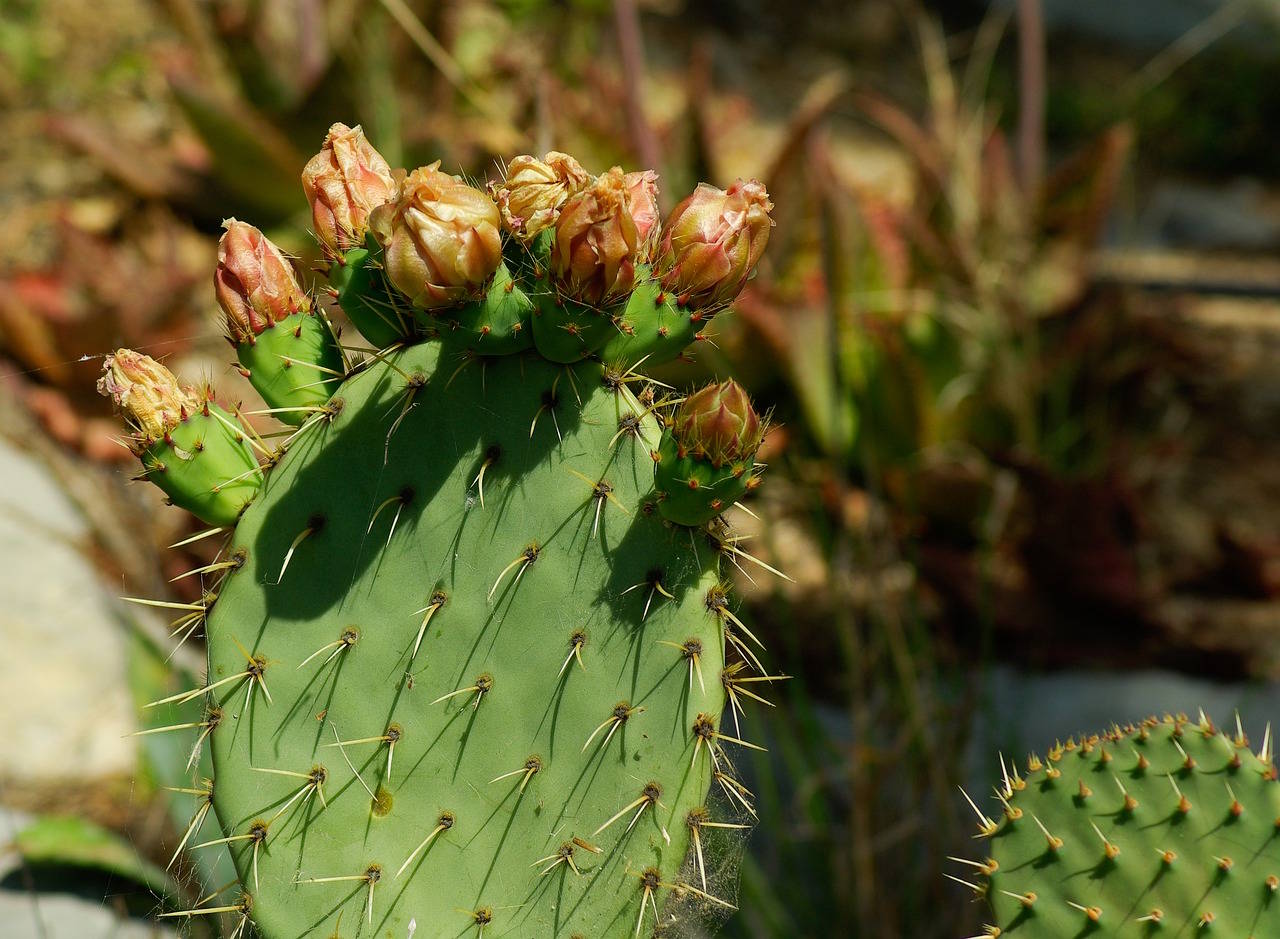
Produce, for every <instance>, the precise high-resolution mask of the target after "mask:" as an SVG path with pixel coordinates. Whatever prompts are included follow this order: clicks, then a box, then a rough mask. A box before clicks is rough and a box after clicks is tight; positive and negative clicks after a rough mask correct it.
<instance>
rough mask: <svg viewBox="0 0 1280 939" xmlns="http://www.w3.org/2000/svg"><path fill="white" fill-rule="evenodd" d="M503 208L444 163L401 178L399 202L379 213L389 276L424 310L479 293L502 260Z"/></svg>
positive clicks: (373, 221)
mask: <svg viewBox="0 0 1280 939" xmlns="http://www.w3.org/2000/svg"><path fill="white" fill-rule="evenodd" d="M499 224H500V220H499V216H498V207H497V206H496V205H494V204H493V200H492V199H490V198H489V197H488V196H487V195H485V194H484V193H483V192H481V191H480V190H479V189H476V188H474V187H473V186H468V185H467V184H466V183H465V182H463V181H462V180H461V179H460V178H458V177H457V176H450V175H449V174H448V173H442V172H440V163H439V161H436V162H435V163H432V164H431V165H430V166H423V167H420V168H418V169H416V170H414V171H413V172H412V173H410V174H409V175H408V176H406V177H405V178H404V179H402V180H401V181H400V185H399V186H398V187H397V189H396V195H395V199H394V201H391V202H388V203H386V204H385V205H382V206H380V207H378V208H377V209H375V210H374V211H373V214H372V215H371V216H370V217H369V227H370V229H371V230H372V231H373V233H374V235H376V236H377V238H378V241H379V242H380V243H381V244H382V249H383V252H384V254H385V261H384V263H385V265H386V270H387V276H388V277H389V278H391V282H392V283H393V284H395V286H396V289H398V290H399V291H400V292H401V293H403V294H404V295H405V296H406V297H408V298H409V299H410V300H412V301H413V302H414V303H415V304H417V305H418V306H420V307H422V308H423V309H428V310H431V309H437V308H440V307H446V306H452V305H454V304H456V303H459V302H461V301H462V300H465V299H466V298H467V297H468V296H470V295H471V294H474V293H475V292H477V291H478V290H479V289H480V288H481V287H483V286H484V285H485V283H486V282H488V280H489V278H490V277H491V276H492V275H493V272H494V271H495V270H497V269H498V265H499V264H500V263H501V261H502V235H501V233H500V231H499V228H498V226H499Z"/></svg>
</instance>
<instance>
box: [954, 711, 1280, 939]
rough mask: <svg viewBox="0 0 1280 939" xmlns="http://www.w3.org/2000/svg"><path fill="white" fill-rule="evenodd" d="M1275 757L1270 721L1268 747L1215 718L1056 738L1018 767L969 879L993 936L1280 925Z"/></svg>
mask: <svg viewBox="0 0 1280 939" xmlns="http://www.w3.org/2000/svg"><path fill="white" fill-rule="evenodd" d="M1271 757H1272V754H1271V742H1270V729H1269V728H1268V732H1267V736H1266V739H1265V740H1264V742H1263V746H1262V751H1261V752H1260V754H1257V755H1255V754H1254V753H1253V752H1251V751H1250V749H1249V744H1248V741H1247V740H1246V739H1245V737H1244V734H1243V733H1242V732H1241V731H1239V730H1238V729H1237V730H1236V732H1235V733H1234V734H1233V735H1230V736H1229V735H1227V734H1225V733H1223V732H1221V731H1219V730H1218V729H1217V728H1215V727H1214V726H1213V724H1212V722H1210V721H1209V720H1208V719H1205V718H1203V717H1202V718H1201V720H1200V721H1198V722H1196V721H1190V720H1188V719H1187V718H1185V717H1176V718H1175V717H1171V716H1170V717H1166V718H1164V719H1163V720H1158V719H1156V718H1149V719H1147V720H1145V721H1143V722H1142V723H1140V724H1137V725H1131V726H1128V727H1125V728H1119V727H1116V728H1113V729H1112V730H1111V731H1110V732H1109V733H1106V734H1102V735H1099V736H1089V737H1083V738H1081V739H1079V740H1075V739H1072V740H1069V741H1068V742H1067V743H1065V744H1061V743H1060V744H1055V745H1054V747H1053V748H1052V749H1051V750H1049V752H1048V753H1047V754H1046V756H1045V757H1044V758H1043V759H1042V758H1040V757H1037V756H1033V757H1031V759H1030V760H1029V761H1028V764H1027V769H1026V772H1025V774H1019V773H1018V772H1017V770H1016V769H1015V768H1014V767H1012V766H1010V767H1009V768H1007V769H1006V771H1005V776H1004V778H1003V779H1002V780H1001V782H1000V784H999V786H998V787H997V795H998V799H999V808H1000V812H1001V813H1002V814H1001V815H998V816H997V817H999V818H1000V819H1001V820H1000V821H999V822H996V821H994V820H993V819H991V818H986V817H983V818H981V819H980V828H981V829H982V833H981V834H982V838H983V840H982V841H981V844H983V845H984V846H985V847H986V851H987V856H985V857H983V858H980V859H978V860H975V861H967V862H963V863H964V864H965V866H966V868H967V871H968V873H967V874H961V875H960V877H959V878H958V879H962V880H964V881H966V882H969V883H970V884H971V885H973V886H975V887H978V889H979V890H980V891H981V892H984V893H985V894H986V896H987V898H988V900H989V901H990V904H991V908H992V911H993V915H994V924H993V925H991V926H988V927H987V933H986V934H987V935H990V936H1009V937H1014V936H1016V937H1018V939H1073V937H1077V936H1080V937H1084V936H1094V937H1098V939H1103V937H1116V939H1138V937H1158V936H1197V937H1198V936H1206V937H1208V936H1230V937H1232V939H1250V937H1252V939H1262V937H1265V936H1280V897H1277V896H1276V894H1277V891H1278V890H1280V786H1278V785H1277V783H1276V770H1275V767H1274V765H1273V763H1272V761H1271ZM974 880H978V881H979V882H978V883H974Z"/></svg>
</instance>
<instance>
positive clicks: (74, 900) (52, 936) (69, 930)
mask: <svg viewBox="0 0 1280 939" xmlns="http://www.w3.org/2000/svg"><path fill="white" fill-rule="evenodd" d="M0 923H3V924H4V936H5V939H86V937H89V936H111V937H112V939H166V937H173V936H176V935H177V933H175V932H173V931H172V930H170V929H165V928H163V927H161V926H159V925H158V924H156V923H148V922H145V921H143V920H138V919H128V918H125V917H121V916H119V915H117V914H116V913H114V912H113V911H112V910H110V909H109V908H107V907H106V906H103V905H102V904H100V903H94V902H93V901H91V900H83V899H81V898H80V897H76V896H70V895H67V894H59V893H23V892H19V891H16V890H0Z"/></svg>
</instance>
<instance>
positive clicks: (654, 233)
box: [623, 170, 662, 264]
mask: <svg viewBox="0 0 1280 939" xmlns="http://www.w3.org/2000/svg"><path fill="white" fill-rule="evenodd" d="M623 178H624V179H625V181H626V184H627V209H628V211H630V213H631V219H632V221H634V222H635V223H636V235H637V237H638V238H639V239H640V252H639V260H640V261H642V262H644V263H646V264H647V263H649V261H651V260H652V259H653V251H654V248H656V247H657V245H658V236H659V235H661V234H662V226H661V224H660V222H661V218H660V216H659V213H658V174H657V173H655V172H654V171H653V170H639V171H637V172H634V173H628V174H627V175H626V176H625V177H623Z"/></svg>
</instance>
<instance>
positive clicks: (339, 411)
mask: <svg viewBox="0 0 1280 939" xmlns="http://www.w3.org/2000/svg"><path fill="white" fill-rule="evenodd" d="M655 180H656V177H655V176H654V174H652V173H633V174H624V173H622V171H621V170H617V169H614V170H611V171H609V172H608V173H605V174H603V175H601V176H600V177H596V178H592V177H590V176H589V175H588V174H587V173H585V171H583V170H582V169H581V167H579V166H578V165H577V163H576V161H574V160H573V159H572V158H571V157H567V156H565V155H564V154H548V155H547V159H546V160H536V159H534V158H533V157H521V158H517V159H516V160H514V161H512V163H511V165H510V166H509V167H508V170H507V173H506V176H505V178H504V179H503V180H502V181H500V182H499V183H498V184H496V185H495V186H494V187H492V189H491V193H490V194H486V193H485V192H483V191H481V190H479V189H476V188H473V187H471V186H470V185H468V184H467V183H465V182H463V181H462V180H461V179H459V178H457V177H453V176H449V175H447V174H445V173H442V172H441V171H440V170H439V168H438V166H431V167H423V168H421V169H418V170H415V171H414V172H413V173H410V174H407V175H406V174H403V173H398V174H393V173H391V171H390V170H389V169H388V167H387V166H386V163H385V162H384V161H383V160H382V158H381V157H380V156H378V154H377V152H376V151H375V150H373V148H372V147H370V146H369V144H368V142H367V141H366V140H365V139H364V137H363V135H362V134H361V133H360V131H359V129H358V128H356V129H354V130H352V129H349V128H346V127H344V126H342V125H335V127H334V128H333V130H332V131H331V132H330V136H329V138H328V140H327V141H326V144H325V148H324V150H322V151H321V153H320V154H318V155H317V156H316V158H315V159H314V160H313V161H312V162H311V163H310V164H308V167H307V171H306V173H305V174H304V182H305V186H306V190H307V193H308V196H309V197H310V199H311V205H312V210H313V219H314V223H315V231H316V232H317V234H318V236H319V237H320V238H321V240H322V242H323V244H324V247H325V249H326V251H327V253H328V256H329V258H330V260H331V271H330V282H331V284H332V287H331V292H332V294H333V295H334V296H336V297H337V299H338V300H339V301H340V303H341V305H342V308H343V310H344V311H345V312H346V313H348V314H349V315H350V318H351V319H352V321H353V322H355V323H356V324H357V325H358V326H359V327H360V328H361V330H362V332H363V333H364V336H365V340H366V342H367V343H368V344H361V343H359V342H358V341H350V342H343V343H341V344H340V343H339V342H338V340H337V338H336V332H335V330H333V328H332V326H331V324H330V323H329V321H328V319H327V318H326V317H325V315H324V314H323V312H322V310H321V305H320V304H319V303H317V302H314V301H313V300H312V299H311V298H309V297H307V296H306V294H305V293H304V292H303V291H302V290H301V289H300V288H299V287H298V284H297V281H296V277H295V274H294V272H293V270H292V268H291V267H290V266H289V264H288V263H287V262H286V261H285V259H284V258H283V256H282V255H281V254H280V253H279V251H278V250H277V249H275V248H274V246H272V245H271V244H270V242H268V241H267V240H266V239H265V238H264V237H263V236H262V235H261V233H260V232H258V231H257V230H256V229H252V227H251V226H246V225H244V224H243V223H240V222H234V221H233V222H229V223H228V225H227V229H228V230H227V235H226V236H225V237H224V239H223V245H222V251H221V252H220V262H219V268H218V273H217V276H216V279H215V281H216V285H217V288H218V298H219V302H220V303H221V305H222V307H223V310H224V311H225V313H226V317H227V324H228V337H229V339H230V340H231V342H232V344H233V346H235V347H236V349H237V356H238V359H239V362H240V367H241V368H242V369H243V370H244V371H245V372H246V373H247V375H248V377H249V378H250V380H251V381H252V382H253V383H254V384H255V386H256V387H257V388H258V389H259V391H260V392H261V393H262V395H263V397H264V398H265V399H266V400H267V402H268V404H269V405H271V410H272V413H274V414H276V415H277V416H279V417H280V418H281V419H282V420H285V421H286V422H287V423H291V424H293V425H295V426H296V430H295V431H294V432H293V433H292V434H291V435H290V436H289V437H287V438H286V439H285V440H284V442H283V443H282V444H280V445H278V446H269V445H268V444H267V443H266V442H265V441H264V440H263V439H262V438H260V437H258V436H257V435H256V433H255V432H254V431H253V430H252V429H251V427H250V426H249V425H248V424H242V423H240V422H239V421H238V420H237V417H233V416H232V415H230V414H224V413H218V414H216V415H215V416H213V417H208V416H206V413H205V412H206V411H207V412H208V413H210V414H213V413H214V412H213V411H212V410H210V409H211V408H214V407H216V406H214V405H211V404H210V403H209V402H210V400H211V397H212V395H211V393H204V394H197V393H195V392H190V391H188V390H184V389H181V388H180V387H178V386H177V383H176V381H174V380H173V378H172V376H171V375H168V373H167V371H165V370H164V369H163V366H160V365H158V363H154V362H151V361H150V360H145V357H140V356H137V355H136V354H133V353H128V352H126V351H123V350H122V351H121V352H120V353H117V355H115V356H114V357H111V359H110V360H109V362H108V375H107V376H106V377H104V380H103V390H104V392H105V393H108V394H110V395H111V396H112V397H114V398H115V400H116V401H117V403H118V404H119V405H120V406H121V408H122V410H124V411H125V412H126V413H127V414H128V415H129V416H130V417H131V418H132V419H133V423H134V428H135V431H136V435H135V441H136V449H137V452H138V453H139V455H140V456H141V457H142V460H143V465H144V466H143V469H144V475H145V476H146V477H147V478H150V479H152V480H153V481H155V482H157V483H158V484H160V485H162V486H163V487H164V488H165V491H166V492H167V493H168V494H169V496H170V497H171V499H172V501H174V502H175V503H177V504H179V505H182V506H184V507H186V508H188V509H190V510H192V511H193V512H196V513H197V514H200V515H202V517H204V518H205V519H206V520H207V521H209V522H211V523H214V524H215V525H218V526H220V528H221V529H222V530H223V531H225V532H226V544H225V547H224V548H223V549H222V551H221V553H220V555H219V560H218V561H217V562H215V563H214V564H212V565H210V566H209V568H208V569H207V572H208V573H212V574H215V575H216V576H217V577H218V578H219V579H218V580H217V581H216V583H215V585H214V586H213V587H212V588H211V589H210V591H209V593H208V594H207V596H206V600H205V602H204V603H203V604H198V605H196V606H195V607H194V608H193V609H192V610H190V611H188V612H186V613H185V616H184V619H183V620H181V621H180V626H179V628H181V629H184V630H185V632H187V633H190V632H192V631H194V630H195V629H198V628H200V627H201V626H203V628H204V631H205V634H206V636H207V645H208V682H207V686H206V687H204V688H201V689H198V690H197V691H195V692H191V693H186V694H180V695H175V696H173V697H172V698H169V699H166V702H170V703H172V702H175V701H187V700H196V699H200V700H202V701H203V702H204V705H205V708H206V717H205V718H204V719H203V720H202V721H200V722H199V733H200V737H201V740H207V742H208V745H209V746H210V747H211V749H212V754H213V765H214V769H215V776H214V779H213V782H212V784H211V789H210V790H209V791H207V792H205V791H203V790H201V791H200V792H199V797H200V799H201V803H200V806H201V812H202V813H207V812H208V806H209V805H211V806H212V810H213V811H214V813H216V817H217V820H218V822H219V823H220V825H221V828H222V831H223V834H222V836H221V837H217V838H207V836H206V837H205V839H204V840H199V839H200V836H197V835H196V834H195V831H194V829H195V828H196V827H197V826H195V825H194V823H193V829H189V830H188V831H187V833H186V835H187V838H186V839H184V840H187V841H188V842H189V843H191V844H195V845H196V847H197V849H199V847H201V846H205V845H212V844H218V843H224V844H227V845H228V846H229V847H230V849H231V851H232V853H233V856H234V860H235V863H236V866H237V869H238V872H239V875H240V887H239V890H240V891H241V892H240V894H239V896H231V897H224V898H222V899H220V900H217V901H212V902H210V903H208V905H207V906H205V907H202V908H197V909H195V910H191V911H187V912H186V915H200V914H203V913H205V912H209V911H222V912H224V913H227V914H229V915H231V916H232V917H233V918H236V917H238V920H237V922H238V927H237V928H240V929H243V928H245V927H246V926H247V924H248V923H249V922H250V921H251V922H252V923H254V924H256V927H257V928H258V929H259V930H260V932H261V933H262V934H263V935H265V936H268V937H272V939H283V937H295V936H298V937H302V936H356V935H378V936H395V937H402V936H405V935H408V934H411V932H412V929H413V928H414V926H415V925H416V928H417V929H419V930H422V931H423V933H425V935H428V936H470V935H475V936H483V935H486V934H488V935H491V936H502V935H506V936H563V937H566V939H568V937H584V939H608V937H621V936H636V935H642V934H643V935H649V934H658V933H661V934H663V935H679V934H686V933H688V932H689V928H690V926H691V925H692V924H693V923H695V922H699V921H705V920H714V919H716V918H719V917H722V916H723V915H724V914H725V913H726V912H727V911H729V910H731V909H732V902H733V899H734V897H733V891H734V883H733V873H732V863H731V857H729V856H728V855H727V854H726V852H725V850H724V849H723V848H721V847H718V845H719V844H720V843H721V842H724V841H728V842H732V841H733V838H734V835H735V833H736V832H735V830H737V829H742V828H745V827H746V822H747V821H748V820H749V818H750V817H751V816H752V815H754V810H753V807H752V796H751V793H750V792H749V791H748V790H747V789H746V787H745V786H744V785H743V784H742V783H741V782H740V781H739V780H738V779H737V778H736V776H735V772H734V769H733V764H732V762H731V760H730V754H729V752H728V750H729V749H731V748H732V747H733V746H735V745H744V744H743V741H741V740H739V739H738V736H737V733H738V732H737V729H736V724H735V726H733V727H728V726H726V723H725V718H726V714H725V711H726V704H727V703H729V704H731V705H732V706H733V708H735V709H736V708H737V707H738V705H739V703H740V702H741V701H742V699H743V698H744V697H746V698H758V693H757V690H753V689H760V688H761V687H762V686H760V685H758V684H753V683H754V682H760V681H768V680H771V679H770V676H767V675H764V674H763V667H762V665H761V663H760V660H759V658H758V641H757V639H756V637H755V636H754V635H753V634H752V633H751V632H750V630H749V629H748V627H747V626H745V625H744V624H743V623H742V622H741V621H740V620H739V619H738V617H737V616H736V615H735V614H734V612H733V608H732V606H733V605H732V602H731V599H730V597H729V596H728V594H727V592H726V587H725V580H726V578H727V576H728V567H729V565H730V564H740V563H746V562H747V561H748V560H753V559H751V558H750V555H749V554H747V553H746V552H745V551H744V550H743V549H742V548H741V547H739V546H738V545H737V543H736V539H735V538H734V537H733V535H732V534H731V533H730V530H729V526H728V524H727V522H726V521H725V520H724V518H723V517H722V515H721V513H722V512H723V511H725V510H726V509H728V508H729V507H731V506H732V505H733V503H734V502H735V501H736V500H737V499H739V498H740V497H741V496H742V495H744V494H745V493H746V492H747V491H748V490H749V489H750V488H752V487H753V486H754V485H755V484H756V482H758V472H757V470H758V467H757V466H756V465H755V463H754V462H753V459H754V456H755V452H756V449H757V447H758V446H759V444H760V441H761V437H762V432H763V425H762V421H761V419H760V418H759V417H758V416H757V415H756V413H755V412H754V410H753V409H752V406H751V404H750V402H749V401H748V400H747V399H746V396H745V395H744V394H743V393H742V391H741V389H739V388H738V387H737V386H736V385H734V384H733V383H732V382H728V383H725V384H724V385H721V386H716V387H713V388H711V389H707V390H704V391H703V392H700V393H698V394H697V395H694V396H691V397H689V398H688V399H684V400H682V399H680V398H679V397H678V396H676V395H675V394H674V393H668V392H667V391H666V390H665V389H663V388H660V387H658V386H656V385H653V384H651V383H649V382H647V381H645V380H644V379H643V378H642V377H641V375H640V374H639V373H638V372H637V371H636V369H637V368H638V367H639V366H640V365H641V364H642V363H644V362H657V361H663V360H667V359H670V358H673V357H674V356H676V355H678V354H680V353H681V352H682V351H683V350H684V349H685V347H686V346H687V344H688V343H689V342H690V341H692V340H693V339H694V338H695V336H696V335H697V334H698V333H699V332H700V330H701V329H702V327H703V326H704V325H705V324H706V322H708V321H709V320H710V318H711V316H712V315H714V314H715V313H716V312H717V311H719V310H720V309H721V308H722V307H723V306H724V305H725V303H727V302H728V301H729V300H731V299H732V298H733V296H735V295H736V294H737V292H738V290H739V289H740V288H741V286H742V284H743V283H744V282H745V280H746V278H747V276H748V275H749V273H750V271H751V269H752V267H753V266H754V265H755V263H756V261H757V259H758V258H759V256H760V253H761V251H762V250H763V247H764V241H765V239H766V237H767V234H768V228H769V225H770V222H769V219H768V210H769V208H770V206H769V203H768V200H767V197H766V196H765V194H764V190H763V188H762V187H760V186H759V185H758V184H756V183H739V184H737V185H735V186H734V187H733V188H731V189H730V190H728V191H721V190H717V189H713V188H712V187H706V186H702V187H699V189H698V191H697V192H695V193H694V195H692V196H691V197H689V199H686V200H685V202H684V203H682V204H681V205H680V206H679V207H678V208H677V209H676V211H675V212H674V213H673V214H672V216H671V217H670V219H669V220H668V222H667V224H666V225H665V226H662V225H660V224H659V222H658V217H657V203H656V195H657V189H656V184H655ZM161 373H163V374H161ZM158 376H159V377H158ZM164 376H167V377H164ZM200 422H202V423H200ZM249 454H253V455H256V457H257V459H253V458H250V457H248V456H247V455H249ZM246 460H247V462H248V465H247V466H246ZM195 468H198V470H199V471H198V472H197V471H196V469H195ZM655 478H656V480H657V481H656V482H655ZM211 493H214V494H216V495H217V498H216V499H215V498H213V496H212V495H211ZM753 673H754V674H753ZM734 717H735V718H736V710H735V713H734ZM203 818H204V814H200V815H198V819H199V820H201V821H203Z"/></svg>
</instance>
